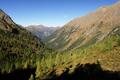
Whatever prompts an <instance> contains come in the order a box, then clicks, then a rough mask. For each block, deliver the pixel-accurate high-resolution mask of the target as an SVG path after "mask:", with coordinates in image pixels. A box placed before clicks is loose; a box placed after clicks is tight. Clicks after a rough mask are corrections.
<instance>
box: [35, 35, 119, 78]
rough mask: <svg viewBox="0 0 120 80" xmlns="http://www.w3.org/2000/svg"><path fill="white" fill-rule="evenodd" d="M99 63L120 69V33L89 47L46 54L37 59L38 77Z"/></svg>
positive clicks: (113, 68) (112, 68) (106, 67)
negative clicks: (80, 65)
mask: <svg viewBox="0 0 120 80" xmlns="http://www.w3.org/2000/svg"><path fill="white" fill-rule="evenodd" d="M86 63H90V64H93V63H96V64H97V63H99V64H100V65H101V67H102V69H103V70H110V71H120V35H110V36H108V37H107V38H105V39H104V40H103V41H101V42H99V43H96V44H94V45H92V46H89V47H82V48H78V49H74V50H72V51H69V52H62V53H53V54H46V55H45V56H44V57H43V58H42V59H41V61H39V60H38V61H37V62H36V65H37V70H36V77H40V76H41V77H48V76H47V75H49V73H50V72H52V71H53V70H55V71H56V72H55V73H56V74H57V75H61V74H62V73H64V72H65V71H66V68H69V69H70V71H69V73H71V72H73V71H74V69H75V68H76V67H77V65H78V64H86Z"/></svg>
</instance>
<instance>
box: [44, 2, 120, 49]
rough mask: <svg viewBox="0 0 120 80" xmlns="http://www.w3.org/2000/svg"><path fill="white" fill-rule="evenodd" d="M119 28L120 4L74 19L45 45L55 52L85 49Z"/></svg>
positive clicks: (54, 34) (49, 38) (50, 37)
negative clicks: (55, 50)
mask: <svg viewBox="0 0 120 80" xmlns="http://www.w3.org/2000/svg"><path fill="white" fill-rule="evenodd" d="M118 27H120V2H118V3H117V4H114V5H113V6H106V7H101V8H99V9H98V10H97V11H95V12H92V13H90V14H88V15H86V16H83V17H80V18H76V19H74V20H72V21H70V22H69V23H68V24H66V25H64V26H63V28H61V29H60V30H57V31H56V32H55V33H53V34H52V35H51V36H49V37H48V39H47V41H46V45H48V46H49V47H50V48H53V49H57V50H69V49H75V48H79V47H86V46H89V45H91V44H94V43H96V42H99V41H101V40H103V39H104V38H105V37H107V36H108V35H109V34H110V33H111V32H112V31H113V30H115V29H116V28H118Z"/></svg>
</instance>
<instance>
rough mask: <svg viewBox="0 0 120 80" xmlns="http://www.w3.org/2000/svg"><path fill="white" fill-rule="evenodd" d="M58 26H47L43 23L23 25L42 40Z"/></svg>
mask: <svg viewBox="0 0 120 80" xmlns="http://www.w3.org/2000/svg"><path fill="white" fill-rule="evenodd" d="M59 28H60V27H48V26H44V25H29V26H27V27H25V29H26V30H28V31H30V32H32V33H33V34H34V35H35V36H37V37H38V38H40V39H42V41H44V40H45V39H46V38H47V37H48V36H50V35H51V34H52V33H53V32H55V31H56V30H58V29H59Z"/></svg>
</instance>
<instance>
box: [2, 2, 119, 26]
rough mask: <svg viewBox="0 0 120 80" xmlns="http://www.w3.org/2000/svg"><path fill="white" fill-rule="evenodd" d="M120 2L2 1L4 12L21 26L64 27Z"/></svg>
mask: <svg viewBox="0 0 120 80" xmlns="http://www.w3.org/2000/svg"><path fill="white" fill-rule="evenodd" d="M117 1H118V0H0V9H2V10H4V11H5V12H6V13H7V14H8V15H10V16H11V18H12V19H13V20H14V21H15V22H16V23H17V24H20V25H23V26H27V25H39V24H42V25H46V26H63V25H65V24H66V23H67V22H69V21H70V20H72V19H74V18H76V17H80V16H83V15H86V14H88V13H90V12H93V11H95V10H96V9H97V8H99V7H102V6H107V5H112V4H114V3H116V2H117Z"/></svg>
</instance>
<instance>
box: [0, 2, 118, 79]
mask: <svg viewBox="0 0 120 80" xmlns="http://www.w3.org/2000/svg"><path fill="white" fill-rule="evenodd" d="M74 79H75V80H120V2H117V3H116V4H114V5H112V6H104V7H101V8H99V9H97V10H96V11H95V12H92V13H90V14H88V15H86V16H83V17H78V18H76V19H73V20H72V21H70V22H69V23H67V24H66V25H64V26H63V27H61V28H59V27H57V28H53V27H45V26H43V25H38V26H34V25H32V26H29V27H26V28H24V27H22V26H20V25H18V24H16V23H15V22H14V21H13V20H12V19H11V17H10V16H8V15H7V14H6V13H5V12H4V11H2V10H0V80H74Z"/></svg>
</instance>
